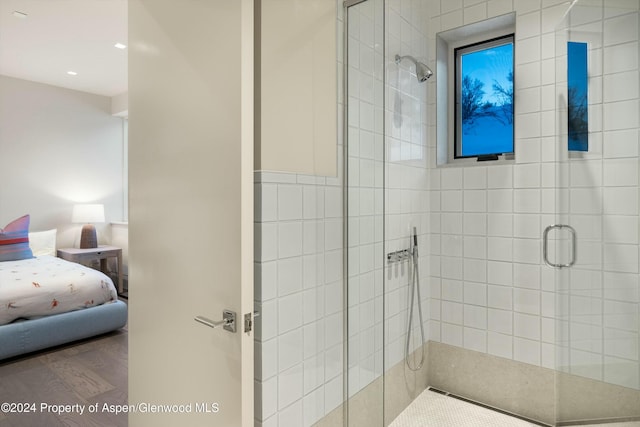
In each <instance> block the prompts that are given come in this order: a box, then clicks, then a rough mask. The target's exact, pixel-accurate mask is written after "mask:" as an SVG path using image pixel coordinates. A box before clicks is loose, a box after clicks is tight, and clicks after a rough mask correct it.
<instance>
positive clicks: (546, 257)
mask: <svg viewBox="0 0 640 427" xmlns="http://www.w3.org/2000/svg"><path fill="white" fill-rule="evenodd" d="M554 229H558V230H562V229H567V230H569V232H570V233H571V259H570V261H569V262H568V263H566V264H556V263H553V262H551V261H549V248H548V246H549V232H550V231H551V230H554ZM577 250H578V244H577V234H576V230H575V228H573V227H572V226H570V225H567V224H553V225H550V226H548V227H547V228H545V229H544V232H543V233H542V258H543V259H544V263H545V264H547V265H548V266H549V267H553V268H569V267H571V266H572V265H573V264H575V263H576V253H577Z"/></svg>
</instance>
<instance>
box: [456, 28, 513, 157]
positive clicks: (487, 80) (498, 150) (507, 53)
mask: <svg viewBox="0 0 640 427" xmlns="http://www.w3.org/2000/svg"><path fill="white" fill-rule="evenodd" d="M513 39H514V37H513V34H510V35H507V36H504V37H499V38H494V39H491V40H487V41H483V42H480V43H474V44H471V45H467V46H462V47H459V48H456V49H455V51H454V58H455V84H456V88H455V103H454V105H455V108H456V111H455V126H454V132H455V135H454V142H455V158H466V157H477V159H478V160H498V157H499V156H501V155H503V154H511V153H513V117H514V116H513V87H514V86H513V58H514V42H513Z"/></svg>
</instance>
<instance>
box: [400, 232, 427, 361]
mask: <svg viewBox="0 0 640 427" xmlns="http://www.w3.org/2000/svg"><path fill="white" fill-rule="evenodd" d="M411 262H412V264H413V269H412V271H413V274H412V275H411V303H410V305H409V325H408V328H407V341H406V345H405V347H404V361H405V363H406V364H407V367H408V368H409V369H410V370H412V371H418V370H419V369H420V368H422V365H423V364H424V323H423V321H422V304H421V301H422V298H420V275H419V271H418V235H417V233H416V230H415V228H414V230H413V250H412V251H411ZM416 294H418V301H417V305H418V318H419V320H420V338H421V340H420V350H421V352H420V363H418V365H417V366H411V362H410V361H409V354H410V351H409V347H410V346H411V333H412V325H413V306H414V305H415V302H416V301H415V297H416Z"/></svg>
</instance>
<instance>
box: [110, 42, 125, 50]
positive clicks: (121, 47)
mask: <svg viewBox="0 0 640 427" xmlns="http://www.w3.org/2000/svg"><path fill="white" fill-rule="evenodd" d="M113 46H114V47H117V48H118V49H126V48H127V45H126V44H122V43H116V44H114V45H113Z"/></svg>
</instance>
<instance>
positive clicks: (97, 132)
mask: <svg viewBox="0 0 640 427" xmlns="http://www.w3.org/2000/svg"><path fill="white" fill-rule="evenodd" d="M0 161H1V162H2V167H0V227H2V226H4V225H5V224H6V223H8V222H9V221H11V220H13V219H15V218H17V217H19V216H21V215H24V214H27V213H28V214H30V215H31V230H35V231H37V230H45V229H50V228H58V247H65V246H67V247H68V246H73V245H74V243H75V240H76V238H77V235H76V234H78V233H79V225H76V224H71V210H72V207H73V205H74V204H75V203H82V202H84V203H88V202H93V203H104V205H105V217H106V220H107V224H102V225H99V224H97V225H96V227H97V228H98V233H99V236H98V239H99V240H100V241H101V242H105V240H106V239H108V238H109V231H108V230H107V227H108V222H109V221H121V220H126V218H123V188H124V186H125V185H126V184H125V183H123V122H122V119H121V118H118V117H113V116H112V115H111V98H109V97H104V96H98V95H92V94H88V93H84V92H78V91H73V90H69V89H63V88H59V87H55V86H49V85H45V84H40V83H34V82H30V81H26V80H20V79H15V78H11V77H5V76H0Z"/></svg>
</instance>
